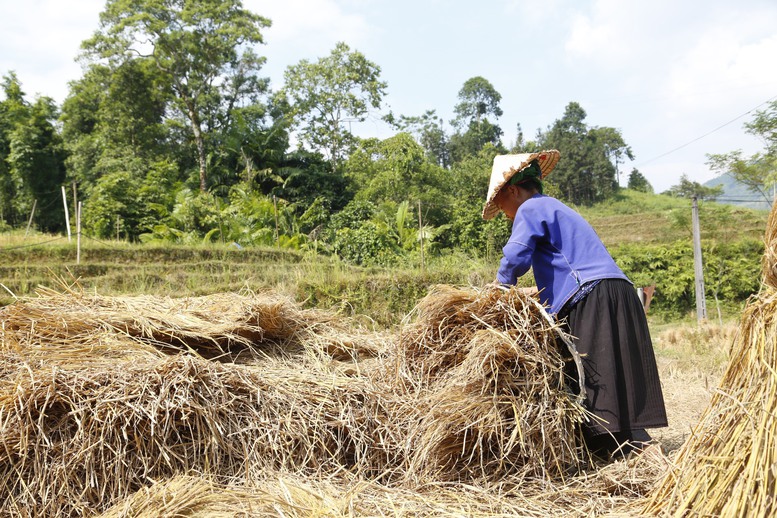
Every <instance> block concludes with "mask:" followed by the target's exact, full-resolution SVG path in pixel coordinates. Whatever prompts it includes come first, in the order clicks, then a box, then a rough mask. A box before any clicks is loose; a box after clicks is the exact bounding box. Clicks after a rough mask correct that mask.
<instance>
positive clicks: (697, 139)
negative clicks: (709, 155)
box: [636, 95, 777, 167]
mask: <svg viewBox="0 0 777 518" xmlns="http://www.w3.org/2000/svg"><path fill="white" fill-rule="evenodd" d="M775 99H777V95H775V96H774V97H771V98H769V99H767V100H765V101H764V102H762V103H761V104H759V105H758V106H756V107H754V108H750V109H749V110H747V111H746V112H745V113H743V114H742V115H738V116H737V117H734V118H733V119H731V120H730V121H728V122H726V123H724V124H721V125H720V126H718V127H717V128H715V129H713V130H711V131H708V132H707V133H705V134H704V135H702V136H700V137H696V138H695V139H693V140H691V141H690V142H686V143H685V144H683V145H682V146H677V147H676V148H674V149H670V150H669V151H667V152H666V153H663V154H661V155H658V156H656V157H653V158H651V159H650V160H647V161H645V162H642V163H641V164H639V165H638V166H636V167H643V166H645V165H647V164H649V163H651V162H654V161H656V160H658V159H659V158H663V157H665V156H667V155H670V154H672V153H674V152H675V151H679V150H681V149H683V148H684V147H687V146H690V145H691V144H693V143H694V142H698V141H699V140H701V139H703V138H704V137H707V136H709V135H712V134H713V133H715V132H716V131H718V130H721V129H723V128H725V127H726V126H728V125H729V124H731V123H733V122H736V121H737V120H739V119H741V118H742V117H744V116H745V115H748V114H750V113H751V112H752V111H753V110H757V109H758V108H760V107H761V106H763V105H764V104H767V103H769V102H771V101H773V100H775Z"/></svg>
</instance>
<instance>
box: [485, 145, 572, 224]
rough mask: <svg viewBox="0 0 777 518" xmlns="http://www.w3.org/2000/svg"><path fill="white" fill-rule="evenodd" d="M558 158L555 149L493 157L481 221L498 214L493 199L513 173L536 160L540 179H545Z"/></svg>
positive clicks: (497, 208)
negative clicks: (538, 165) (540, 172)
mask: <svg viewBox="0 0 777 518" xmlns="http://www.w3.org/2000/svg"><path fill="white" fill-rule="evenodd" d="M559 157H560V155H559V152H558V151H557V150H555V149H549V150H547V151H538V152H536V153H522V154H520V155H497V156H496V157H494V167H493V168H492V169H491V181H490V182H489V185H488V196H486V204H485V205H484V206H483V219H491V218H493V217H494V216H496V215H497V214H498V213H499V207H497V206H496V204H495V203H494V198H495V197H496V194H497V193H498V192H499V190H500V189H501V188H502V187H504V186H505V184H506V183H507V182H508V181H509V180H510V178H512V177H513V175H514V174H515V173H518V172H520V171H522V170H523V169H524V168H526V167H527V166H528V165H529V164H530V163H531V162H532V160H537V161H538V162H539V164H540V170H541V171H542V176H541V177H540V179H542V178H545V177H546V176H548V174H549V173H550V172H551V171H552V170H553V168H554V167H556V164H558V160H559Z"/></svg>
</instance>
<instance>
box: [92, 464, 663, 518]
mask: <svg viewBox="0 0 777 518" xmlns="http://www.w3.org/2000/svg"><path fill="white" fill-rule="evenodd" d="M645 460H646V459H644V458H637V459H633V460H631V461H629V462H627V463H626V462H620V463H615V464H612V465H609V466H607V467H605V468H603V469H601V470H599V471H598V472H596V473H595V474H593V475H589V476H581V477H577V478H574V479H569V480H568V481H567V482H566V483H563V484H560V483H555V484H552V485H551V484H547V483H542V482H538V481H524V482H523V483H522V484H520V485H519V484H517V483H512V484H509V485H510V487H511V489H508V490H505V489H504V487H502V488H500V487H496V486H481V485H472V484H441V483H434V482H429V483H427V484H424V485H422V486H416V487H412V488H408V487H401V486H387V485H384V484H380V483H376V482H374V481H371V480H368V479H364V478H363V477H359V476H355V475H353V474H349V473H347V472H343V473H340V474H338V475H337V476H334V477H317V478H314V477H301V476H295V475H292V474H290V473H287V472H277V471H267V472H265V473H263V476H262V479H261V480H258V481H256V482H255V483H252V484H251V485H235V484H221V483H218V482H216V481H214V480H212V479H211V478H206V477H191V476H177V477H174V478H172V479H169V480H163V481H160V482H157V483H154V484H152V485H151V486H149V487H147V488H143V489H141V490H139V491H138V492H137V493H135V494H134V495H131V496H130V497H128V498H127V499H125V500H123V501H121V502H117V503H116V504H115V505H114V506H113V507H111V508H110V509H108V510H107V511H106V512H105V513H104V514H102V515H100V516H101V517H102V518H120V517H122V518H123V517H130V516H131V517H133V518H157V517H160V516H163V517H171V518H172V517H178V516H192V517H203V518H204V517H208V518H213V517H245V516H267V517H277V516H284V517H289V518H292V517H294V518H297V517H299V518H309V517H313V516H327V517H333V518H334V517H344V518H345V517H354V516H393V517H395V518H401V517H407V518H421V517H430V518H432V517H433V518H436V517H439V516H467V517H473V518H474V517H484V518H485V517H490V518H493V517H511V518H512V517H515V516H522V517H536V518H546V517H548V516H565V517H575V516H577V517H581V518H582V517H590V516H618V517H622V516H624V514H620V510H621V509H623V506H624V504H626V503H628V502H630V501H633V499H634V498H635V497H638V496H640V495H643V494H645V492H646V490H647V488H649V487H650V486H651V484H652V483H653V482H654V481H655V478H656V476H655V473H656V466H655V465H651V464H650V463H647V462H645ZM514 482H517V481H514ZM502 486H505V484H502ZM610 513H612V514H610Z"/></svg>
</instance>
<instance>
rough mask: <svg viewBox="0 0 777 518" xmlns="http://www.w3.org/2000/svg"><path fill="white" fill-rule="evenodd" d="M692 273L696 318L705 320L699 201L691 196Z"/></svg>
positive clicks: (705, 305)
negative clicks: (694, 286)
mask: <svg viewBox="0 0 777 518" xmlns="http://www.w3.org/2000/svg"><path fill="white" fill-rule="evenodd" d="M693 273H694V279H695V284H696V320H697V321H698V322H701V321H702V320H707V304H706V301H705V300H704V269H703V268H702V262H701V230H700V229H699V203H698V201H697V199H696V196H694V197H693Z"/></svg>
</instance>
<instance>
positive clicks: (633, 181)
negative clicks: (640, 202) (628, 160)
mask: <svg viewBox="0 0 777 518" xmlns="http://www.w3.org/2000/svg"><path fill="white" fill-rule="evenodd" d="M628 188H629V189H631V190H633V191H639V192H647V193H652V192H653V186H652V185H650V182H648V180H647V178H645V176H644V175H643V174H642V173H640V172H639V170H638V169H637V168H634V169H632V170H631V173H629V183H628Z"/></svg>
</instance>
